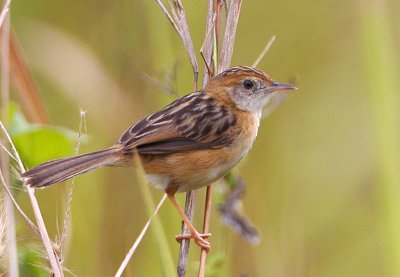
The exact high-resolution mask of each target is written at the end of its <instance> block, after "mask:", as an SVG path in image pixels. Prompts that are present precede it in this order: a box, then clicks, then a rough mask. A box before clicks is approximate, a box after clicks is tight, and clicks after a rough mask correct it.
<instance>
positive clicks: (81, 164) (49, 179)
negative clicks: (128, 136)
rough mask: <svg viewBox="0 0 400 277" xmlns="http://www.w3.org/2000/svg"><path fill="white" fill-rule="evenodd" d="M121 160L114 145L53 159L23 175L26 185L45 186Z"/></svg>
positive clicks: (118, 151)
mask: <svg viewBox="0 0 400 277" xmlns="http://www.w3.org/2000/svg"><path fill="white" fill-rule="evenodd" d="M119 160H121V154H120V150H119V149H117V148H115V147H114V148H113V147H112V148H108V149H104V150H100V151H96V152H92V153H88V154H83V155H79V156H74V157H70V158H62V159H57V160H52V161H49V162H46V163H43V164H40V165H38V166H36V167H34V168H32V169H31V170H28V171H26V172H24V173H23V174H22V175H21V177H22V180H23V181H24V183H25V185H27V186H31V187H40V188H43V187H47V186H50V185H52V184H55V183H59V182H62V181H65V180H68V179H70V178H72V177H74V176H76V175H79V174H83V173H86V172H88V171H91V170H94V169H96V168H99V167H102V166H106V165H112V164H114V163H116V162H118V161H119Z"/></svg>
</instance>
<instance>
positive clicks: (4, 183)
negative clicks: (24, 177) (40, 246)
mask: <svg viewBox="0 0 400 277" xmlns="http://www.w3.org/2000/svg"><path fill="white" fill-rule="evenodd" d="M0 181H1V184H2V185H3V187H4V190H5V191H6V193H7V195H8V197H9V198H10V199H11V201H12V202H13V204H14V206H15V208H16V209H17V211H18V212H19V213H20V215H21V216H22V217H23V218H24V220H25V221H26V223H28V225H29V227H31V228H32V230H33V231H34V232H35V233H36V234H37V235H38V236H40V232H39V229H38V227H36V225H35V223H33V222H32V220H30V219H29V217H28V216H27V215H26V214H25V213H24V211H23V210H22V209H21V207H20V206H19V205H18V203H17V201H15V198H14V196H13V195H12V193H11V191H10V190H9V188H8V186H7V184H6V181H5V180H4V177H3V173H2V172H1V170H0Z"/></svg>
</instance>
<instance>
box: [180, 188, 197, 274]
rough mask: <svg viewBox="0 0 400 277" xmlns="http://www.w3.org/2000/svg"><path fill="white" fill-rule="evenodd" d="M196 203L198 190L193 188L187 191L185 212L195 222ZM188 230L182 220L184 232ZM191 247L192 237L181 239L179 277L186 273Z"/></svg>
mask: <svg viewBox="0 0 400 277" xmlns="http://www.w3.org/2000/svg"><path fill="white" fill-rule="evenodd" d="M195 203H196V191H195V190H192V191H189V192H188V193H186V201H185V214H186V216H187V218H188V219H189V220H190V221H191V222H193V216H194V207H195ZM188 232H189V229H188V228H187V226H186V224H185V223H184V222H183V221H182V234H186V233H188ZM189 247H190V239H183V240H181V243H180V247H179V260H178V267H177V273H178V276H179V277H183V276H185V275H186V267H187V261H188V258H189Z"/></svg>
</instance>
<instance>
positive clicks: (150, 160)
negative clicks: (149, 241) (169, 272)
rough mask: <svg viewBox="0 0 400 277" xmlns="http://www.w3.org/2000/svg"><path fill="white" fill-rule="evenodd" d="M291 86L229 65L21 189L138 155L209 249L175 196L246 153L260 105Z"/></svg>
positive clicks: (37, 170)
mask: <svg viewBox="0 0 400 277" xmlns="http://www.w3.org/2000/svg"><path fill="white" fill-rule="evenodd" d="M296 89H297V88H296V87H295V86H293V85H291V84H285V83H278V82H276V81H274V80H273V79H272V78H271V77H270V76H269V75H267V74H266V73H264V72H263V71H261V70H259V69H256V68H253V67H248V66H235V67H231V68H229V69H227V70H225V71H223V72H221V73H219V74H218V75H216V76H214V77H212V78H210V79H209V81H208V82H207V83H206V85H205V86H204V88H203V89H201V90H199V91H195V92H192V93H189V94H187V95H185V96H183V97H181V98H178V99H177V100H175V101H173V102H172V103H171V104H169V105H168V106H166V107H165V108H163V109H161V110H159V111H157V112H154V113H152V114H150V115H149V116H147V117H145V118H143V119H142V120H140V121H138V122H137V123H136V124H134V125H133V126H131V127H130V128H129V129H127V130H126V131H125V132H124V133H123V134H122V136H121V137H120V138H119V140H118V141H117V142H116V143H115V144H114V145H112V146H111V147H109V148H106V149H103V150H100V151H95V152H91V153H87V154H82V155H77V156H73V157H67V158H61V159H56V160H51V161H48V162H45V163H43V164H40V165H37V166H36V167H33V168H32V169H30V170H28V171H26V172H24V173H23V174H22V175H21V179H22V181H23V182H24V184H25V185H26V186H29V187H33V188H45V187H48V186H50V185H53V184H55V183H60V182H63V181H65V180H68V179H70V178H72V177H74V176H77V175H80V174H83V173H86V172H88V171H92V170H94V169H97V168H100V167H104V166H129V165H131V164H132V161H133V160H134V159H135V157H137V156H138V157H139V158H140V160H141V163H142V165H143V169H144V171H145V174H146V177H147V179H148V182H149V183H150V184H152V185H154V186H155V187H156V188H158V189H160V190H162V191H164V192H165V193H166V194H167V196H168V198H169V199H170V200H171V202H172V204H173V205H174V206H175V208H176V209H177V210H178V212H179V213H180V215H181V217H182V219H183V221H184V222H185V224H186V225H187V226H188V229H189V230H190V234H188V235H186V236H185V235H183V236H182V237H181V238H183V237H184V238H191V239H194V242H195V243H196V244H197V245H199V246H200V247H201V248H203V249H205V250H206V251H208V250H209V249H210V243H209V241H207V237H208V236H209V235H210V234H201V233H199V232H198V231H197V230H196V229H195V227H194V226H193V225H192V223H191V222H190V220H189V219H188V218H187V216H186V215H185V212H184V211H183V209H182V207H181V206H180V205H179V203H178V201H177V200H176V198H175V194H176V193H179V192H188V191H191V190H194V189H199V188H201V187H203V186H206V185H208V184H210V183H212V182H215V181H217V180H218V179H220V178H222V177H223V176H224V175H225V174H227V173H228V172H229V171H230V170H231V169H232V168H233V167H234V166H235V165H237V164H238V163H239V162H240V161H241V160H242V159H243V158H244V157H245V156H246V154H247V153H248V152H249V150H250V148H251V147H252V145H253V142H254V140H255V138H256V136H257V132H258V128H259V125H260V120H261V116H262V111H263V108H264V107H265V106H266V105H267V104H268V103H269V102H270V100H271V98H272V97H273V96H274V95H275V94H276V93H279V92H281V91H293V90H296Z"/></svg>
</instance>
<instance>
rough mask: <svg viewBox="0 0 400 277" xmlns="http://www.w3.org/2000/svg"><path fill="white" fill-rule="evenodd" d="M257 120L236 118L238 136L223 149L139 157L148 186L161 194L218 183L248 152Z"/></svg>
mask: <svg viewBox="0 0 400 277" xmlns="http://www.w3.org/2000/svg"><path fill="white" fill-rule="evenodd" d="M259 118H260V117H259V116H258V115H253V114H250V116H249V115H247V116H239V117H238V123H239V124H238V126H240V132H237V137H236V138H235V139H234V140H233V142H232V143H231V144H230V145H229V146H226V147H222V148H217V149H202V150H196V151H191V152H181V153H172V154H168V155H151V157H150V156H143V157H142V162H143V166H144V169H145V171H146V174H147V176H148V179H149V182H150V183H152V184H153V185H155V186H156V187H157V188H159V189H161V190H169V189H170V190H176V191H177V192H186V191H190V190H193V189H197V188H200V187H202V186H206V185H208V184H210V183H212V182H214V181H216V180H218V179H219V178H221V177H223V176H224V175H225V174H226V173H227V172H228V171H229V170H230V169H232V168H233V167H234V166H235V165H237V164H238V163H239V162H240V161H241V160H242V159H243V158H244V157H245V156H246V154H247V153H248V152H249V150H250V148H251V146H252V145H253V142H254V140H255V138H256V136H257V130H258V125H259Z"/></svg>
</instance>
